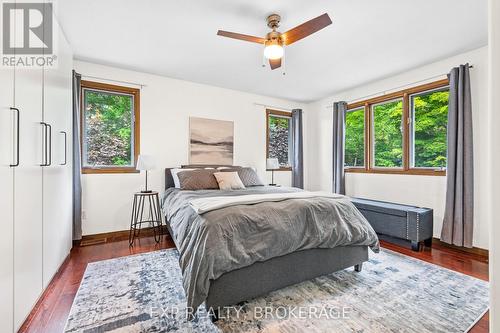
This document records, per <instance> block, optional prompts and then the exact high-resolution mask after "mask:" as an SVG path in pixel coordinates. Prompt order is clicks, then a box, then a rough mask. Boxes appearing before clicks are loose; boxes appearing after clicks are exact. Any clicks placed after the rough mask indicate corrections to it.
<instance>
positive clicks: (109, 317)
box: [65, 249, 488, 333]
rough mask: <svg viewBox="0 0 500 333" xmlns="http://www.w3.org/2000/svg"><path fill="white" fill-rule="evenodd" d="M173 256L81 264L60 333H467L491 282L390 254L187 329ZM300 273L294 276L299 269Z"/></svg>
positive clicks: (202, 318)
mask: <svg viewBox="0 0 500 333" xmlns="http://www.w3.org/2000/svg"><path fill="white" fill-rule="evenodd" d="M178 258H179V254H178V252H177V250H175V249H169V250H162V251H156V252H150V253H146V254H140V255H134V256H127V257H122V258H117V259H111V260H105V261H99V262H95V263H91V264H89V265H88V267H87V269H86V271H85V275H84V277H83V280H82V282H81V285H80V288H79V290H78V293H77V295H76V298H75V300H74V303H73V306H72V308H71V313H70V316H69V318H68V322H67V324H66V328H65V332H337V333H338V332H357V333H362V332H363V333H368V332H415V333H417V332H418V333H422V332H432V333H438V332H443V333H452V332H467V331H468V330H469V329H470V328H471V326H472V325H473V324H474V323H475V322H476V321H477V320H478V319H479V318H480V317H481V316H482V314H484V313H485V311H486V310H487V307H488V283H487V282H484V281H481V280H478V279H475V278H473V277H469V276H466V275H463V274H460V273H456V272H453V271H451V270H448V269H445V268H441V267H439V266H436V265H432V264H429V263H426V262H423V261H420V260H417V259H413V258H411V257H408V256H404V255H401V254H398V253H395V252H392V251H388V250H382V251H381V252H380V253H378V254H373V253H370V261H369V262H366V263H365V264H364V265H363V270H362V272H360V273H357V272H354V270H353V269H352V268H350V269H346V270H343V271H340V272H337V273H333V274H330V275H327V276H323V277H319V278H316V279H314V280H311V281H307V282H303V283H300V284H297V285H294V286H291V287H287V288H284V289H281V290H278V291H275V292H272V293H270V294H268V295H266V296H264V297H260V298H257V299H254V300H250V301H247V302H244V303H242V304H239V305H237V306H235V307H228V308H226V309H223V310H222V311H221V312H220V314H219V315H220V319H219V321H217V322H216V323H215V324H212V322H211V320H210V315H211V313H210V312H208V313H207V311H206V310H205V309H204V307H203V306H202V307H200V309H199V311H198V313H197V314H196V316H195V319H194V320H192V321H189V320H187V316H188V314H189V311H187V309H186V301H185V294H184V289H183V288H182V279H181V272H180V268H179V264H178ZM297 269H300V267H297Z"/></svg>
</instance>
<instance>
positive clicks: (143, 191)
mask: <svg viewBox="0 0 500 333" xmlns="http://www.w3.org/2000/svg"><path fill="white" fill-rule="evenodd" d="M141 193H153V191H152V190H142V191H141Z"/></svg>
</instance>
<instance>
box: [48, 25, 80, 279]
mask: <svg viewBox="0 0 500 333" xmlns="http://www.w3.org/2000/svg"><path fill="white" fill-rule="evenodd" d="M54 24H55V29H54V38H57V41H56V45H57V56H58V57H57V59H58V63H57V67H56V68H46V69H44V111H43V113H44V115H43V117H44V122H46V123H47V124H50V126H52V165H51V166H48V167H44V168H43V198H44V199H43V200H44V202H43V258H44V260H43V264H44V267H43V270H44V273H43V284H44V287H45V286H47V285H48V283H49V282H50V280H51V279H52V277H53V276H54V274H55V273H56V272H57V270H58V268H59V267H60V265H61V264H62V262H63V261H64V259H65V257H66V256H67V255H68V253H69V251H70V249H71V245H72V174H71V142H72V141H71V138H72V136H71V135H72V134H71V128H72V112H73V110H72V90H71V89H72V73H71V70H72V67H73V63H72V54H71V50H70V48H69V45H68V43H67V42H66V40H65V38H64V36H63V34H62V33H61V30H60V29H59V27H58V24H57V21H56V20H55V18H54Z"/></svg>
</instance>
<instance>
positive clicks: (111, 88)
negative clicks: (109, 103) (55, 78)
mask: <svg viewBox="0 0 500 333" xmlns="http://www.w3.org/2000/svg"><path fill="white" fill-rule="evenodd" d="M84 89H93V90H102V91H107V92H110V93H122V94H123V93H125V94H129V95H133V96H134V134H133V135H134V137H133V138H134V165H133V166H126V167H124V166H120V167H113V166H111V167H89V166H82V173H83V174H103V173H139V171H138V170H136V165H137V158H138V157H139V153H140V95H141V94H140V89H136V88H130V87H124V86H117V85H113V84H107V83H101V82H94V81H84V80H82V81H81V90H80V151H81V159H82V162H83V160H84V159H83V154H84V151H83V127H84V119H85V118H84V117H85V110H84V107H85V100H84V99H85V95H84Z"/></svg>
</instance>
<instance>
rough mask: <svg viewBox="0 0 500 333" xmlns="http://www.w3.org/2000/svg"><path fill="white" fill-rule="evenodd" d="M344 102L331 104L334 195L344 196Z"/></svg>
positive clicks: (345, 107) (345, 105) (345, 104)
mask: <svg viewBox="0 0 500 333" xmlns="http://www.w3.org/2000/svg"><path fill="white" fill-rule="evenodd" d="M346 110H347V103H346V102H336V103H333V141H332V143H333V179H332V181H333V183H332V191H333V192H334V193H339V194H345V178H344V123H345V112H346Z"/></svg>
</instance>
